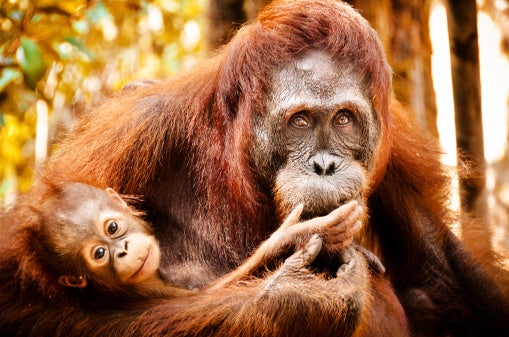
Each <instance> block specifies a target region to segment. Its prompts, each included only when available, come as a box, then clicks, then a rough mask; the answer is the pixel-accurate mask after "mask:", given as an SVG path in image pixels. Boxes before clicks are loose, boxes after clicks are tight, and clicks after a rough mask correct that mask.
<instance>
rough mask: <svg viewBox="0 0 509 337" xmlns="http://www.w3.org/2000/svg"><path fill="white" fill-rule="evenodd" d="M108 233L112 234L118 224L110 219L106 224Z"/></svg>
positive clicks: (116, 229)
mask: <svg viewBox="0 0 509 337" xmlns="http://www.w3.org/2000/svg"><path fill="white" fill-rule="evenodd" d="M107 231H108V234H110V235H113V234H115V233H116V232H117V231H118V224H117V223H116V222H115V221H111V222H110V223H109V224H108V229H107Z"/></svg>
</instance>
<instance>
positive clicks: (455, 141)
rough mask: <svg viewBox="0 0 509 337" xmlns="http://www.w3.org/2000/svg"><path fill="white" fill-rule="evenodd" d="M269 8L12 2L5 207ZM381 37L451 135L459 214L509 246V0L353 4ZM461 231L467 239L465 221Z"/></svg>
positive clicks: (427, 113) (5, 58)
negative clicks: (97, 125)
mask: <svg viewBox="0 0 509 337" xmlns="http://www.w3.org/2000/svg"><path fill="white" fill-rule="evenodd" d="M268 2H269V1H267V0H210V1H206V0H182V1H175V0H155V1H140V0H115V1H92V0H0V3H1V5H0V205H8V204H9V203H11V202H12V201H13V200H14V199H15V198H16V195H17V194H18V193H19V192H20V191H24V190H26V189H27V188H29V187H30V185H31V182H32V177H33V176H34V174H36V172H37V167H38V166H39V165H40V164H41V163H43V162H44V160H45V158H46V157H47V156H48V155H50V154H51V152H52V151H53V150H54V148H55V144H56V143H57V142H58V139H59V138H61V137H62V136H63V135H65V132H66V131H67V130H70V129H71V128H72V127H73V124H74V122H75V121H76V118H78V117H79V115H80V114H82V113H85V111H86V107H87V106H89V105H90V104H93V103H94V102H95V101H97V100H99V99H101V98H102V97H104V96H107V95H109V94H111V93H112V92H114V91H117V90H120V89H121V88H122V87H123V86H124V85H125V84H127V83H129V82H132V81H137V80H143V79H147V78H153V79H157V78H162V77H167V76H171V75H173V74H175V73H176V72H178V71H179V70H181V69H183V68H186V67H192V66H193V65H194V64H195V63H196V62H197V61H199V60H200V59H201V58H204V57H207V55H209V54H210V53H211V52H213V51H214V50H215V49H216V48H217V47H218V46H220V45H221V44H223V43H226V42H227V41H228V39H229V38H230V37H231V36H232V34H234V32H235V30H236V29H238V28H239V27H240V26H241V25H242V24H243V23H244V22H246V21H249V20H251V19H253V18H254V17H256V15H257V13H258V11H259V10H260V8H262V7H263V6H264V5H266V4H267V3H268ZM349 2H350V3H351V4H352V5H353V6H354V7H355V8H357V9H358V10H359V11H360V13H361V14H362V15H363V16H364V17H365V18H366V19H368V20H369V21H370V22H371V24H372V25H373V27H374V28H375V29H376V30H377V31H378V33H379V35H380V38H381V40H382V43H383V44H384V47H385V50H386V52H387V55H388V59H389V62H390V64H391V66H392V67H393V71H394V87H395V93H396V97H397V98H398V99H399V100H400V101H401V102H403V103H404V104H405V105H406V106H407V107H408V109H409V111H411V113H412V114H413V115H414V116H415V118H416V120H417V122H418V123H419V124H420V125H421V127H422V128H425V129H427V130H429V131H431V132H432V133H433V134H435V135H436V136H437V137H439V138H440V140H441V142H442V144H443V146H444V162H445V163H446V164H448V165H451V166H454V165H456V164H457V163H458V161H457V158H458V155H457V153H460V158H461V160H460V161H459V166H460V167H465V165H464V163H468V165H467V166H468V169H469V170H470V171H471V172H473V173H474V175H473V176H474V177H475V179H468V180H466V181H463V180H461V181H457V190H458V193H457V194H456V195H453V196H452V197H451V207H453V208H458V207H462V208H464V209H465V210H467V211H469V212H471V213H472V214H474V215H475V216H477V217H480V218H483V219H486V220H487V225H486V228H485V230H483V231H482V236H483V237H482V238H481V237H480V238H479V241H480V242H483V244H486V245H488V246H490V247H493V248H495V249H496V250H509V225H508V220H507V218H508V214H509V149H508V145H507V144H508V129H509V122H508V103H509V101H508V99H509V97H508V95H509V0H479V1H475V0H463V1H454V0H407V1H405V0H376V1H375V0H352V1H349ZM454 230H455V231H456V232H457V233H458V234H460V235H461V233H462V227H461V224H458V226H457V228H454Z"/></svg>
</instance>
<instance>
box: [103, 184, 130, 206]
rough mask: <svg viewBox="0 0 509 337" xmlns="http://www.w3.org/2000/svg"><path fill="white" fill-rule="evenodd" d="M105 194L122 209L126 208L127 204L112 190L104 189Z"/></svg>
mask: <svg viewBox="0 0 509 337" xmlns="http://www.w3.org/2000/svg"><path fill="white" fill-rule="evenodd" d="M106 193H108V194H109V195H110V196H111V197H112V198H113V200H115V202H117V203H118V204H119V205H120V206H121V207H122V208H127V203H126V202H125V201H124V199H122V197H121V196H120V194H118V193H117V192H116V191H115V190H114V189H112V188H110V187H108V188H106Z"/></svg>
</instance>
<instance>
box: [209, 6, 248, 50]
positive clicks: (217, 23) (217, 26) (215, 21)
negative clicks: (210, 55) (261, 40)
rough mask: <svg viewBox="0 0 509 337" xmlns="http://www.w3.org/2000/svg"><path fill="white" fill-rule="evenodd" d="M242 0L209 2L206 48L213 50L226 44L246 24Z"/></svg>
mask: <svg viewBox="0 0 509 337" xmlns="http://www.w3.org/2000/svg"><path fill="white" fill-rule="evenodd" d="M243 7H244V1H243V0H210V1H209V7H208V13H207V15H208V29H207V36H206V39H207V48H208V49H210V50H214V49H216V48H217V47H219V46H221V45H223V44H225V43H227V42H228V41H229V40H230V38H231V37H232V36H233V35H234V33H235V29H238V27H240V26H241V25H242V24H243V23H244V22H246V14H245V13H244V9H243Z"/></svg>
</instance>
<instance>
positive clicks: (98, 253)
mask: <svg viewBox="0 0 509 337" xmlns="http://www.w3.org/2000/svg"><path fill="white" fill-rule="evenodd" d="M105 255H106V248H104V247H98V248H97V249H96V250H95V251H94V259H96V260H101V259H102V258H103V257H104V256H105Z"/></svg>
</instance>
